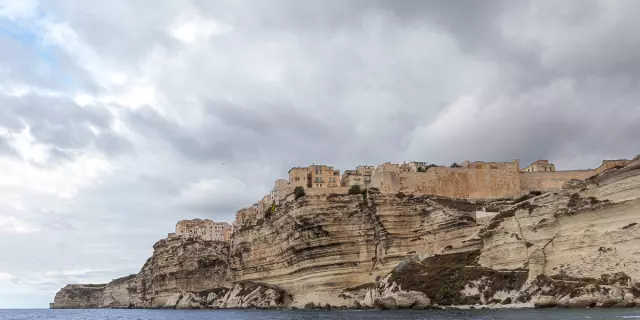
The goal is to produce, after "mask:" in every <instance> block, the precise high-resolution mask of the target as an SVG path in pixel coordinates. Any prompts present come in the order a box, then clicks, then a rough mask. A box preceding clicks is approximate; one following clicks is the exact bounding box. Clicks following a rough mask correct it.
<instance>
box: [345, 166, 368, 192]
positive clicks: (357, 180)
mask: <svg viewBox="0 0 640 320" xmlns="http://www.w3.org/2000/svg"><path fill="white" fill-rule="evenodd" d="M373 169H374V167H373V166H366V165H359V166H357V167H356V169H355V170H345V171H344V173H343V174H342V178H341V179H340V185H341V186H342V187H351V186H354V185H359V186H362V187H367V186H369V184H370V183H371V175H372V174H373Z"/></svg>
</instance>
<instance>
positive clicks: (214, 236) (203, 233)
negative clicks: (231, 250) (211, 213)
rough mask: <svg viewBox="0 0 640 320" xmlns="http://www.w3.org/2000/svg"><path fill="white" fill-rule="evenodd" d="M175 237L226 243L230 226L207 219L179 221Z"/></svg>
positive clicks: (229, 233)
mask: <svg viewBox="0 0 640 320" xmlns="http://www.w3.org/2000/svg"><path fill="white" fill-rule="evenodd" d="M175 234H176V236H180V237H186V238H202V239H203V240H208V241H228V240H229V237H230V235H231V225H230V224H228V223H226V222H214V221H212V220H209V219H193V220H181V221H178V223H177V224H176V232H175Z"/></svg>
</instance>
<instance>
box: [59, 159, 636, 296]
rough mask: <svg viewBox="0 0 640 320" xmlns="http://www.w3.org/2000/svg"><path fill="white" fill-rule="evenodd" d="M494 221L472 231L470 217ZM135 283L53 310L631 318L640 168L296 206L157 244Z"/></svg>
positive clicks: (85, 291) (311, 199) (308, 200)
mask: <svg viewBox="0 0 640 320" xmlns="http://www.w3.org/2000/svg"><path fill="white" fill-rule="evenodd" d="M483 207H484V208H487V209H488V210H489V211H495V212H499V213H498V214H497V215H495V216H493V217H491V218H487V219H481V220H477V221H476V220H475V218H474V217H475V211H476V210H480V208H483ZM154 248H155V252H154V255H153V256H152V257H151V258H150V259H149V261H148V262H147V263H146V264H145V266H144V267H143V268H142V270H141V272H140V273H139V274H138V275H135V276H131V277H128V278H124V279H119V280H116V281H113V282H111V283H109V284H107V285H101V286H96V287H93V288H87V287H85V286H75V287H74V286H67V287H65V288H64V289H62V290H61V291H60V292H59V293H58V294H57V295H56V301H55V304H54V307H82V306H86V307H114V306H120V307H122V306H124V307H167V308H238V307H239V308H245V307H258V308H271V307H284V306H295V307H325V306H327V305H330V306H333V307H337V306H342V307H352V308H354V307H363V308H366V307H376V306H377V307H380V308H424V307H427V306H429V305H430V304H438V305H477V304H480V305H488V306H502V307H524V306H534V305H535V306H538V307H545V306H547V307H549V306H557V305H560V306H591V305H594V306H601V307H607V306H630V305H633V304H635V301H636V300H635V299H637V298H638V297H640V285H638V286H636V285H634V284H635V283H636V282H638V279H639V278H640V263H639V262H640V261H638V259H640V258H638V257H640V160H638V161H635V162H632V163H630V164H629V165H627V167H625V168H622V169H616V170H612V171H609V172H605V173H603V174H600V175H598V176H596V177H593V178H590V179H588V180H586V181H572V183H568V184H567V186H566V189H565V190H563V191H561V192H555V193H542V194H537V193H536V194H530V195H526V196H524V197H521V198H519V199H517V200H491V201H477V202H468V201H463V200H455V199H448V198H442V197H434V196H410V195H404V194H402V193H398V194H381V193H380V192H377V191H376V190H369V192H368V193H367V194H366V195H326V196H325V195H322V196H318V195H315V196H311V195H307V196H304V197H302V198H300V199H297V200H295V201H291V202H287V203H284V204H281V205H279V206H278V207H277V209H276V210H275V211H274V212H272V213H271V214H269V215H268V216H264V217H262V218H260V219H256V220H250V221H247V223H246V224H244V225H243V226H241V227H240V228H239V229H237V230H236V231H235V233H234V234H233V236H232V240H231V243H230V244H228V245H227V244H224V243H216V242H203V241H200V240H188V241H187V240H184V239H170V240H161V241H160V242H158V243H157V244H156V245H155V246H154Z"/></svg>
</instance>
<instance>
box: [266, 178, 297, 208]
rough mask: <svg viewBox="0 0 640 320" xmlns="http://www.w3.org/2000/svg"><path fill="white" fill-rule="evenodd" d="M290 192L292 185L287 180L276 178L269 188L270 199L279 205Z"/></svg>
mask: <svg viewBox="0 0 640 320" xmlns="http://www.w3.org/2000/svg"><path fill="white" fill-rule="evenodd" d="M291 192H293V187H291V185H290V184H289V181H287V180H285V179H278V180H276V182H275V184H274V186H273V189H272V190H271V200H272V201H273V203H275V204H276V205H279V204H280V203H281V202H282V201H283V200H284V199H285V198H286V197H287V195H288V194H289V193H291Z"/></svg>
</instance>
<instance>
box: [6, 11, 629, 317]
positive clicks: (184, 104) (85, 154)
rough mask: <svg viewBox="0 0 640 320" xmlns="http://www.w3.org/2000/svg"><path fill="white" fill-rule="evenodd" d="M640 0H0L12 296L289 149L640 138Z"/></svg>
mask: <svg viewBox="0 0 640 320" xmlns="http://www.w3.org/2000/svg"><path fill="white" fill-rule="evenodd" d="M638 12H640V1H633V0H627V1H616V0H608V1H591V0H565V1H546V0H544V1H531V2H529V1H524V0H523V1H510V0H509V1H499V0H492V1H488V0H487V1H465V0H461V1H445V0H441V1H411V0H407V1H391V0H389V1H376V0H371V1H359V0H351V1H345V0H327V1H312V2H309V1H298V0H270V1H242V0H238V1H236V0H233V1H227V0H218V1H209V0H153V1H150V0H111V1H86V0H65V1H58V0H47V1H40V2H39V1H37V0H0V168H2V173H1V174H0V257H2V258H0V308H39V307H47V306H48V303H49V302H51V301H52V300H53V296H54V294H55V292H56V291H58V290H59V288H61V287H62V286H64V285H65V284H68V283H104V282H107V281H109V280H111V279H113V278H117V277H120V276H125V275H128V274H131V273H137V272H138V271H139V269H140V267H141V266H142V264H143V263H144V261H145V260H146V259H147V258H148V257H149V256H150V255H151V253H152V245H153V244H154V243H155V242H156V241H157V240H159V239H161V238H163V237H165V236H166V234H167V233H168V232H172V230H173V229H174V226H175V223H176V222H177V221H178V220H181V219H192V218H196V217H199V218H210V219H214V220H226V221H232V220H233V218H234V215H235V211H236V210H237V209H239V208H242V207H245V206H248V205H250V204H251V203H253V202H255V201H257V200H259V199H260V198H261V197H262V196H263V195H265V194H267V193H268V192H269V190H270V189H271V188H272V186H273V181H274V180H276V179H278V178H286V177H287V171H288V169H289V168H291V167H293V166H304V165H308V164H311V163H316V164H320V163H321V164H328V165H334V166H335V167H336V168H337V169H340V170H344V169H351V168H354V167H355V166H356V165H358V164H373V165H375V164H381V163H384V162H387V161H392V162H396V163H397V162H402V161H412V160H416V161H426V162H429V163H435V164H441V165H448V164H451V163H452V162H454V161H455V162H460V161H463V160H471V161H474V160H485V161H512V160H513V159H520V161H521V163H523V164H526V163H529V162H531V161H534V160H537V159H549V160H551V161H552V162H554V163H555V164H556V167H557V169H560V170H562V169H578V168H595V167H597V166H598V165H599V164H600V161H601V160H602V159H619V158H632V157H634V156H636V155H637V154H638V153H639V152H640V139H638V137H640V82H639V81H640V80H639V79H640V78H639V76H640V27H638V24H637V13H638Z"/></svg>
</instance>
